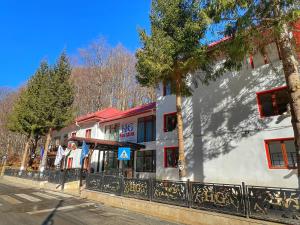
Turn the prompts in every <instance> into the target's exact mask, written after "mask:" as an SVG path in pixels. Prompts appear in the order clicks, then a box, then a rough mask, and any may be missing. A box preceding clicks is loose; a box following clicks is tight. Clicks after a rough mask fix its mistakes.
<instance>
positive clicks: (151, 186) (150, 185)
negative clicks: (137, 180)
mask: <svg viewBox="0 0 300 225" xmlns="http://www.w3.org/2000/svg"><path fill="white" fill-rule="evenodd" d="M152 194H153V179H152V177H150V178H149V195H150V196H149V200H150V202H151V201H152Z"/></svg>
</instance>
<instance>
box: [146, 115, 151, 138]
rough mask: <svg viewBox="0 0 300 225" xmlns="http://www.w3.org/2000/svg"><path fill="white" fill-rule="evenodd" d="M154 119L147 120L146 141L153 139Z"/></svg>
mask: <svg viewBox="0 0 300 225" xmlns="http://www.w3.org/2000/svg"><path fill="white" fill-rule="evenodd" d="M152 134H153V121H152V120H147V121H146V142H148V141H153V138H152V137H153V135H152Z"/></svg>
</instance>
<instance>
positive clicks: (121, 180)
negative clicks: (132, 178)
mask: <svg viewBox="0 0 300 225" xmlns="http://www.w3.org/2000/svg"><path fill="white" fill-rule="evenodd" d="M124 186H125V185H124V176H123V175H122V176H121V179H120V196H123V194H124Z"/></svg>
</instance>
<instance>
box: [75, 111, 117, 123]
mask: <svg viewBox="0 0 300 225" xmlns="http://www.w3.org/2000/svg"><path fill="white" fill-rule="evenodd" d="M121 112H122V111H120V110H118V109H115V108H107V109H103V110H100V111H97V112H94V113H89V114H87V115H84V116H80V117H78V118H77V119H76V121H77V122H87V121H92V120H97V121H98V120H104V119H107V118H109V117H111V116H115V115H117V114H119V113H121Z"/></svg>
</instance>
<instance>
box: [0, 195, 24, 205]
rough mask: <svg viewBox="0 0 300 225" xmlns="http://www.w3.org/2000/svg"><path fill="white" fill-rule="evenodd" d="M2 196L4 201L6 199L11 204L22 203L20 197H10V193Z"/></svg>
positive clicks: (0, 196)
mask: <svg viewBox="0 0 300 225" xmlns="http://www.w3.org/2000/svg"><path fill="white" fill-rule="evenodd" d="M0 198H2V199H3V200H4V201H6V202H8V203H10V204H13V205H15V204H20V203H22V202H21V201H19V200H18V199H15V198H13V197H10V196H8V195H0Z"/></svg>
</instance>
